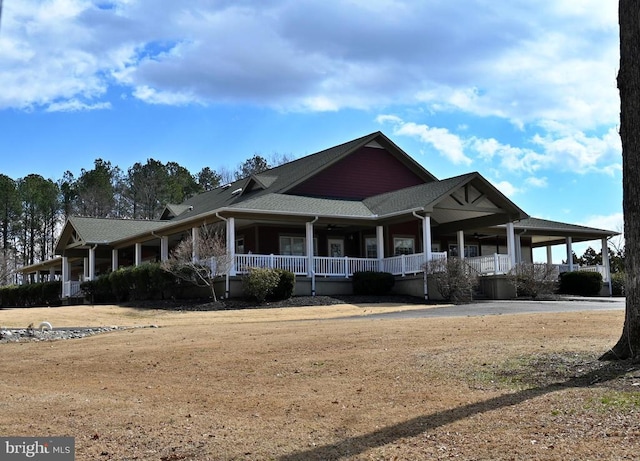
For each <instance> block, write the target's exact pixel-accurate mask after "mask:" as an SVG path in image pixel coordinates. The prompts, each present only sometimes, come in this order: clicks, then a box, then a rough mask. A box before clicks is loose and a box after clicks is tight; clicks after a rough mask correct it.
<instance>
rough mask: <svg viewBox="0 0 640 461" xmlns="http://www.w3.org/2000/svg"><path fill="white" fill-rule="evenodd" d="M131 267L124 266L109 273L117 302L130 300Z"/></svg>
mask: <svg viewBox="0 0 640 461" xmlns="http://www.w3.org/2000/svg"><path fill="white" fill-rule="evenodd" d="M131 271H132V268H131V267H123V268H121V269H118V270H117V271H114V272H111V273H110V274H109V285H110V286H111V293H112V294H113V296H114V297H115V299H116V302H123V301H128V300H129V292H130V291H131V283H132V281H131V275H130V274H131Z"/></svg>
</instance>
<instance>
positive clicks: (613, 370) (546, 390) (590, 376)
mask: <svg viewBox="0 0 640 461" xmlns="http://www.w3.org/2000/svg"><path fill="white" fill-rule="evenodd" d="M638 370H640V362H631V361H613V362H606V363H605V364H604V365H603V366H602V367H599V368H598V369H594V370H591V371H589V372H587V373H584V374H581V375H578V376H573V377H571V378H569V379H567V380H565V381H559V382H554V383H549V384H546V385H543V386H538V387H534V388H529V389H525V390H522V391H519V392H515V393H510V394H505V395H500V396H497V397H494V398H491V399H488V400H483V401H481V402H476V403H471V404H468V405H464V406H462V407H457V408H452V409H450V410H444V411H438V412H435V413H431V414H429V415H423V416H418V417H416V418H413V419H410V420H407V421H403V422H401V423H398V424H395V425H393V426H387V427H384V428H381V429H379V430H376V431H373V432H369V433H367V434H363V435H359V436H356V437H350V438H348V439H344V440H341V441H338V442H336V443H332V444H327V445H323V446H320V447H316V448H312V449H309V450H304V451H300V452H297V453H292V454H288V455H284V456H281V457H279V458H278V460H279V461H306V460H330V459H340V458H343V457H348V456H355V455H358V454H361V453H363V452H365V451H366V450H369V449H371V448H376V447H381V446H384V445H387V444H390V443H393V442H395V441H397V440H399V439H402V438H407V437H415V436H418V435H420V434H422V433H425V432H428V431H431V430H434V429H436V428H439V427H442V426H445V425H447V424H451V423H454V422H456V421H460V420H463V419H466V418H469V417H471V416H474V415H478V414H482V413H486V412H489V411H493V410H499V409H502V408H507V407H511V406H515V405H518V404H520V403H523V402H526V401H527V400H531V399H535V398H536V397H540V396H543V395H546V394H550V393H552V392H556V391H559V390H562V389H570V388H585V387H594V386H596V385H602V384H603V383H607V382H610V381H613V380H616V379H617V378H619V377H621V376H623V375H625V374H627V373H629V372H635V371H638Z"/></svg>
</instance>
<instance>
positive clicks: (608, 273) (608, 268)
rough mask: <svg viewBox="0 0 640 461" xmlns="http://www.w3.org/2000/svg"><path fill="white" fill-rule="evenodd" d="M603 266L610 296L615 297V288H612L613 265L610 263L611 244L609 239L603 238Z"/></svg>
mask: <svg viewBox="0 0 640 461" xmlns="http://www.w3.org/2000/svg"><path fill="white" fill-rule="evenodd" d="M602 265H603V266H604V273H605V274H606V277H607V284H608V285H609V296H613V287H612V286H611V264H610V263H609V243H608V240H607V237H602Z"/></svg>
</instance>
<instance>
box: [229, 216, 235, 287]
mask: <svg viewBox="0 0 640 461" xmlns="http://www.w3.org/2000/svg"><path fill="white" fill-rule="evenodd" d="M227 250H228V251H229V259H230V260H231V268H230V270H229V275H236V218H234V217H230V218H228V219H227Z"/></svg>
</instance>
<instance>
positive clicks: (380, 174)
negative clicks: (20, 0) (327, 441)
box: [22, 132, 617, 298]
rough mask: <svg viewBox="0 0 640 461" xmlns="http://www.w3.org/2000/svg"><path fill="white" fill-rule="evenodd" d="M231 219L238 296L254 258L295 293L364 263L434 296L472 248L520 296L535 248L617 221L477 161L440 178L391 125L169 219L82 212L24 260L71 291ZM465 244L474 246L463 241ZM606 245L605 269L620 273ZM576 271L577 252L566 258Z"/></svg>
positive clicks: (168, 212)
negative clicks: (433, 281)
mask: <svg viewBox="0 0 640 461" xmlns="http://www.w3.org/2000/svg"><path fill="white" fill-rule="evenodd" d="M214 223H222V224H224V226H225V228H226V237H227V248H228V251H229V254H230V257H231V260H232V261H233V264H232V267H231V268H230V270H229V271H228V273H227V274H225V275H226V277H225V282H226V283H225V292H226V295H227V296H237V295H240V282H239V276H240V275H241V274H242V272H243V271H244V270H245V269H246V268H247V267H251V266H265V265H268V266H272V267H281V268H285V269H288V270H291V271H292V272H294V273H295V274H296V276H297V281H296V294H332V293H348V292H349V291H350V290H351V283H350V281H349V277H350V276H351V275H352V274H353V273H354V272H356V271H361V270H381V271H386V272H391V273H393V274H395V275H396V276H397V282H396V287H395V290H396V291H397V292H401V293H407V294H413V295H419V296H425V297H428V296H429V295H430V293H431V294H433V293H432V291H433V290H432V289H430V287H429V284H428V283H425V279H427V278H428V277H425V275H424V267H425V263H426V262H428V261H431V260H433V259H437V258H446V257H447V256H448V255H457V256H460V257H463V258H465V259H466V260H467V262H468V263H469V264H470V265H471V266H472V267H474V268H475V269H476V270H477V271H478V272H479V273H480V274H481V275H484V276H485V277H483V279H484V282H485V283H484V287H485V293H486V294H487V295H488V296H490V297H496V298H502V297H508V296H510V294H509V293H510V291H509V290H508V289H506V288H505V284H500V279H501V277H502V279H504V277H505V275H504V274H506V273H508V272H509V270H510V269H511V268H512V267H514V266H515V265H516V264H517V263H518V262H520V261H524V262H532V260H533V249H534V248H537V247H546V248H547V258H548V263H551V247H552V246H554V245H565V246H566V250H567V254H568V255H571V254H572V243H574V242H581V241H591V240H599V241H600V242H601V245H602V248H604V249H606V248H607V246H606V245H607V239H608V238H610V237H612V236H614V235H617V233H616V232H612V231H607V230H601V229H594V228H588V227H583V226H577V225H572V224H565V223H560V222H554V221H547V220H542V219H536V218H531V217H529V216H528V215H527V214H526V213H525V212H524V211H523V210H521V209H520V208H519V207H518V206H517V205H516V204H515V203H513V202H512V201H511V200H509V199H508V198H507V197H506V196H505V195H503V194H502V193H501V192H500V191H499V190H498V189H496V188H495V187H494V186H493V185H492V184H491V183H490V182H489V181H487V180H486V179H485V178H484V177H482V175H481V174H479V173H477V172H473V173H468V174H464V175H461V176H456V177H453V178H448V179H443V180H439V179H437V178H436V177H435V176H433V175H432V174H431V173H429V172H428V171H427V170H426V169H424V168H423V167H422V166H421V165H419V164H418V163H417V162H416V161H415V160H413V159H412V158H411V157H410V156H409V155H408V154H406V153H405V152H404V151H403V150H402V149H400V148H399V147H398V146H396V145H395V144H394V143H393V142H392V141H391V140H390V139H389V138H387V137H386V136H385V135H384V134H382V133H380V132H376V133H372V134H369V135H367V136H364V137H362V138H358V139H354V140H352V141H349V142H347V143H344V144H341V145H339V146H335V147H331V148H329V149H326V150H323V151H321V152H318V153H316V154H312V155H309V156H306V157H302V158H300V159H297V160H294V161H291V162H289V163H285V164H283V165H280V166H278V167H275V168H271V169H269V170H267V171H264V172H262V173H259V174H255V175H252V176H250V177H248V178H244V179H241V180H238V181H235V182H234V183H232V184H226V185H224V186H221V187H218V188H216V189H214V190H211V191H209V192H205V193H202V194H200V195H197V196H195V197H192V198H190V199H189V200H187V201H186V202H184V203H182V204H177V205H176V204H168V205H167V206H166V208H165V211H164V213H163V214H162V217H161V218H160V220H157V221H142V220H131V219H99V218H86V217H71V218H69V220H68V221H67V222H66V223H65V225H64V228H63V230H62V233H61V237H60V239H59V241H58V242H57V245H56V254H57V255H59V256H58V257H57V258H55V259H53V260H50V261H45V262H42V263H39V264H35V265H32V266H29V267H25V268H23V270H22V271H23V273H25V274H33V273H36V274H39V275H40V274H49V275H55V274H59V275H58V277H59V278H60V280H61V281H62V295H63V297H68V296H72V295H73V294H74V291H75V290H77V289H78V287H79V283H80V281H81V280H87V279H94V278H95V277H97V276H99V275H100V274H104V273H107V272H109V271H112V270H116V269H118V268H119V267H123V266H130V265H139V264H143V263H145V262H149V261H162V260H165V259H166V258H168V257H169V254H170V251H171V249H172V248H173V247H174V246H175V245H176V244H177V243H178V242H179V241H180V240H181V239H184V238H185V236H186V235H189V233H191V232H196V231H197V229H199V228H200V227H201V226H203V225H211V224H214ZM461 249H464V251H461ZM603 254H604V255H605V260H604V264H603V266H602V267H596V268H591V270H598V271H601V272H602V274H603V278H604V279H605V281H608V280H610V277H609V266H608V260H607V258H606V256H607V254H608V253H607V251H603ZM567 260H568V261H569V264H568V267H566V268H563V269H562V270H573V269H574V268H573V267H572V258H571V257H569V258H567Z"/></svg>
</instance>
